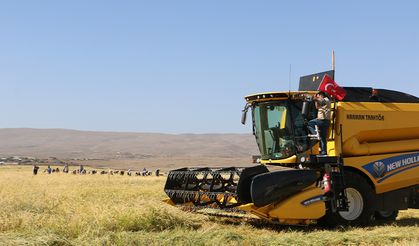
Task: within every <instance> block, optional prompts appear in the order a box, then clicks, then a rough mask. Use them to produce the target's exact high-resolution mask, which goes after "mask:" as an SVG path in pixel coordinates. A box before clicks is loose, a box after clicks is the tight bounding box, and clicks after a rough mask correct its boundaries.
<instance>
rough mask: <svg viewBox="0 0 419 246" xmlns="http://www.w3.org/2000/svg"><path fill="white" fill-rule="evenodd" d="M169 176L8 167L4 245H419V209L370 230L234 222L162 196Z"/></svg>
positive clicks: (1, 223) (3, 186)
mask: <svg viewBox="0 0 419 246" xmlns="http://www.w3.org/2000/svg"><path fill="white" fill-rule="evenodd" d="M164 182H165V178H164V177H129V176H120V175H113V176H108V175H98V174H96V175H72V174H63V173H53V174H51V175H48V174H44V173H40V174H38V175H36V176H33V175H32V173H31V167H28V166H0V245H419V228H418V224H419V212H418V211H417V210H407V211H402V212H401V213H400V215H399V217H398V219H397V221H396V222H394V223H392V224H390V225H375V226H371V227H367V228H336V229H334V230H326V229H322V228H320V227H317V226H307V227H296V226H279V225H270V224H267V223H264V222H255V221H253V220H252V221H242V222H238V221H231V220H228V219H222V218H217V217H213V216H207V215H202V214H196V213H190V212H184V211H180V210H179V209H178V208H175V207H171V206H169V205H166V204H164V203H162V202H161V200H163V199H164V198H166V197H165V194H164V192H163V186H164Z"/></svg>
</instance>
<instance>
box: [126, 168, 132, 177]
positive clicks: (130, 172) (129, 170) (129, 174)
mask: <svg viewBox="0 0 419 246" xmlns="http://www.w3.org/2000/svg"><path fill="white" fill-rule="evenodd" d="M127 175H128V176H131V175H132V171H131V168H130V169H128V171H127Z"/></svg>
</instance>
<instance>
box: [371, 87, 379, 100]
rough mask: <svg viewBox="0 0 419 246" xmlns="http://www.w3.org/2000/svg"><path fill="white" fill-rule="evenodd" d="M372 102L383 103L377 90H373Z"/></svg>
mask: <svg viewBox="0 0 419 246" xmlns="http://www.w3.org/2000/svg"><path fill="white" fill-rule="evenodd" d="M370 101H371V102H381V99H380V98H379V97H378V90H376V89H372V90H371V96H370Z"/></svg>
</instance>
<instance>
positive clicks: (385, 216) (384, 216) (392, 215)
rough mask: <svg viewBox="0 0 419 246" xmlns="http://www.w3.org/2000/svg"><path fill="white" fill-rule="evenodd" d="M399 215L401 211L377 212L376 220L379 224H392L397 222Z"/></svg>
mask: <svg viewBox="0 0 419 246" xmlns="http://www.w3.org/2000/svg"><path fill="white" fill-rule="evenodd" d="M398 215H399V210H394V211H376V212H375V219H376V220H377V222H386V223H388V222H392V221H395V220H396V218H397V216H398Z"/></svg>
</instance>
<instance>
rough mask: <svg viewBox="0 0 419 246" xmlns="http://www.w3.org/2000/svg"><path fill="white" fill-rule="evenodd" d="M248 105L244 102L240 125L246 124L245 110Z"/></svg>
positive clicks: (247, 108)
mask: <svg viewBox="0 0 419 246" xmlns="http://www.w3.org/2000/svg"><path fill="white" fill-rule="evenodd" d="M249 107H250V105H249V104H246V105H245V106H244V109H243V110H242V120H241V122H242V125H246V118H247V111H248V110H249Z"/></svg>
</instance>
